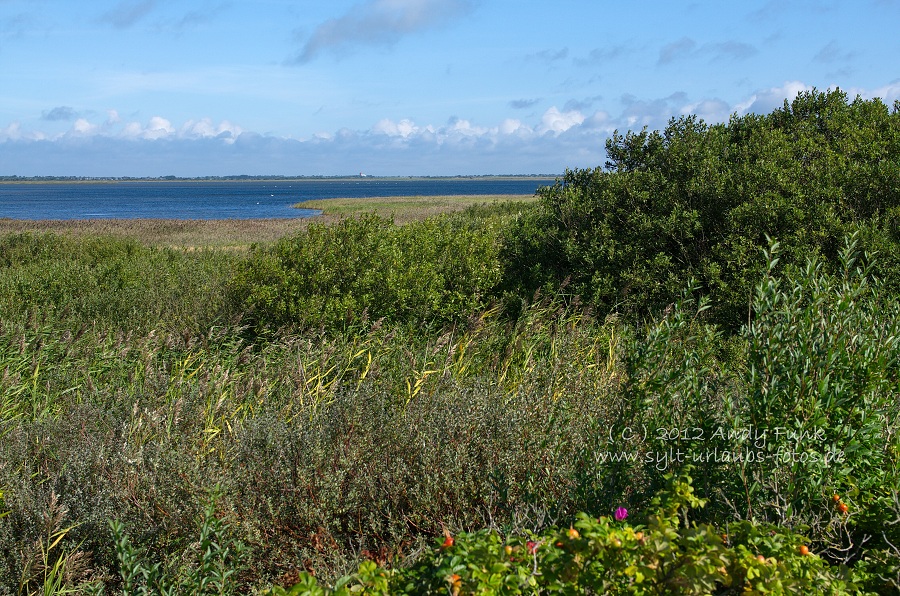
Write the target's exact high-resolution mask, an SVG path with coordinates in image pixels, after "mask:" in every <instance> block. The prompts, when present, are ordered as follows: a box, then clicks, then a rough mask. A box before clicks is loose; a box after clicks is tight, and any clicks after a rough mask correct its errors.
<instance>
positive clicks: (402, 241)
mask: <svg viewBox="0 0 900 596" xmlns="http://www.w3.org/2000/svg"><path fill="white" fill-rule="evenodd" d="M495 227H496V224H492V223H491V222H489V221H487V220H482V223H481V224H477V223H475V220H467V219H464V218H458V217H457V218H451V217H441V218H432V219H428V220H426V221H423V222H414V223H410V224H407V225H405V226H402V227H401V226H394V225H393V224H392V222H391V221H389V220H386V219H382V218H379V217H377V216H375V215H367V216H363V217H360V218H348V219H343V220H341V221H340V222H339V223H336V224H334V225H330V226H326V225H321V224H312V225H310V226H309V228H308V229H307V230H306V231H305V232H304V233H302V234H301V235H299V236H296V237H294V238H289V239H284V240H281V241H280V242H278V243H276V244H275V245H274V246H273V247H271V248H262V249H258V250H257V251H256V252H254V254H253V256H252V258H251V259H250V260H249V262H248V263H246V265H245V266H243V267H242V269H241V271H240V273H239V274H238V275H237V277H236V279H235V282H234V293H235V295H236V296H237V299H238V300H239V301H241V303H242V304H243V306H244V308H246V309H247V311H248V313H249V316H250V318H251V319H252V320H253V321H254V323H255V324H256V325H257V327H258V328H262V327H264V326H270V327H276V328H277V327H280V326H285V325H292V324H293V325H299V326H301V327H310V326H312V327H318V326H320V325H324V326H326V327H329V328H343V327H345V326H347V325H354V324H359V323H360V322H363V321H365V320H367V319H371V320H378V319H382V318H385V319H387V320H388V321H391V322H407V323H412V324H416V325H418V324H423V323H425V324H438V325H439V324H445V323H449V322H453V321H459V320H463V319H464V318H465V317H466V316H468V315H469V314H471V313H473V312H475V311H476V310H477V309H479V308H481V307H483V306H484V305H485V304H486V302H487V300H488V296H489V292H490V291H491V290H492V288H493V286H494V285H495V284H496V282H497V281H498V279H499V269H500V267H499V263H498V261H497V257H496V240H495V238H496V230H495Z"/></svg>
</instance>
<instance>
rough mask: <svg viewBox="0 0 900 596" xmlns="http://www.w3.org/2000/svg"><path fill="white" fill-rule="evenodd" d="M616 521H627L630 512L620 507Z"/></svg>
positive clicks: (617, 510)
mask: <svg viewBox="0 0 900 596" xmlns="http://www.w3.org/2000/svg"><path fill="white" fill-rule="evenodd" d="M615 515H616V521H625V518H626V517H628V510H627V509H625V508H624V507H619V508H618V509H616V513H615Z"/></svg>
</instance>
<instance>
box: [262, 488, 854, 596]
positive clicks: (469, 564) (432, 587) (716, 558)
mask: <svg viewBox="0 0 900 596" xmlns="http://www.w3.org/2000/svg"><path fill="white" fill-rule="evenodd" d="M668 478H669V480H670V484H669V486H668V487H667V489H666V490H663V491H662V492H661V493H660V495H658V497H657V498H656V499H655V500H654V502H653V503H652V504H651V507H650V511H651V512H652V513H651V514H650V515H648V516H647V517H646V519H647V523H646V524H645V525H643V524H632V523H626V522H624V521H623V519H621V518H623V517H624V516H623V515H620V514H621V513H625V514H627V512H626V511H625V510H624V509H622V510H620V511H617V512H616V519H612V516H602V517H600V518H599V519H597V518H594V517H592V516H589V515H585V514H580V515H579V516H578V519H577V521H576V522H575V523H574V524H573V525H572V526H570V527H569V528H568V529H557V528H552V529H548V530H546V531H544V532H542V533H540V534H531V535H523V536H506V537H505V538H504V537H501V536H500V535H498V534H497V533H496V532H494V531H490V530H484V531H480V532H476V533H472V534H459V535H457V536H453V537H451V536H449V535H448V536H447V537H446V538H442V539H440V541H439V542H438V544H437V545H436V546H435V547H434V548H432V549H430V550H429V551H427V552H425V553H423V554H422V555H421V556H420V557H419V558H418V559H417V560H416V562H414V563H413V564H412V565H411V566H410V567H407V568H395V569H393V570H387V569H384V568H379V567H378V566H377V565H376V564H375V563H372V562H365V563H363V564H362V565H360V567H359V570H358V571H357V572H356V573H355V574H352V575H348V576H345V577H343V578H341V579H339V580H338V581H337V582H336V583H335V586H334V588H333V589H329V588H325V587H322V586H320V585H319V583H318V581H317V580H316V579H315V578H314V577H313V576H311V575H308V574H304V575H302V576H301V578H300V582H298V583H297V584H296V585H294V586H292V587H291V588H288V589H284V588H277V587H276V588H273V589H272V590H270V591H268V592H267V593H268V594H271V595H272V596H288V595H290V596H317V595H325V594H348V595H349V594H353V593H360V592H363V593H367V594H446V593H450V594H535V593H539V594H556V593H561V594H584V593H587V594H710V593H717V594H719V593H721V594H725V593H734V594H736V593H742V594H796V593H801V592H802V593H806V594H831V595H839V594H861V593H864V591H863V590H862V589H861V586H860V585H859V584H858V583H857V581H854V580H857V579H865V577H862V578H859V577H857V576H858V575H860V574H856V575H854V574H853V573H852V572H851V571H850V570H848V569H847V568H846V567H841V566H831V565H829V564H828V563H827V562H826V561H825V560H824V559H822V558H821V557H819V556H818V555H816V554H814V553H813V552H812V551H810V550H809V547H808V546H807V545H806V539H805V538H804V537H803V536H801V535H799V534H795V533H793V532H790V531H786V530H784V529H782V528H778V527H776V526H772V525H769V524H755V523H749V522H737V523H731V524H725V525H723V526H721V527H714V526H711V525H708V524H697V523H694V522H691V521H689V517H690V514H691V511H692V510H693V509H696V508H702V507H703V506H704V504H705V500H704V499H700V498H699V497H697V495H696V494H695V493H694V490H693V487H692V486H691V481H690V477H687V476H681V477H679V478H676V477H674V476H672V475H670V476H669V477H668ZM630 516H631V517H635V514H634V513H633V512H632V513H631V515H630Z"/></svg>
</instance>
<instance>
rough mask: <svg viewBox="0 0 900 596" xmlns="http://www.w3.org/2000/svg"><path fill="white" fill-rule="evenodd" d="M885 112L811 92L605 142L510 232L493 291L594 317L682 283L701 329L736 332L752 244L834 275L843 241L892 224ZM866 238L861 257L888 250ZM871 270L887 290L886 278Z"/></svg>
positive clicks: (893, 132) (898, 194)
mask: <svg viewBox="0 0 900 596" xmlns="http://www.w3.org/2000/svg"><path fill="white" fill-rule="evenodd" d="M898 105H900V104H896V105H895V107H894V110H893V111H892V112H890V111H889V110H888V108H887V107H886V106H885V105H884V104H883V103H881V102H880V101H878V100H871V101H865V100H862V99H856V100H855V101H853V102H851V103H849V104H848V103H847V99H846V95H844V94H843V93H842V92H840V91H832V92H829V93H820V92H816V91H812V92H809V93H803V94H800V95H799V96H798V97H797V98H796V99H795V100H794V101H793V102H792V103H791V104H788V103H785V106H784V108H782V109H780V110H776V111H775V112H773V113H772V114H769V115H767V116H756V115H747V116H743V117H737V116H735V117H732V119H731V120H730V121H729V122H728V123H727V124H716V125H712V126H710V125H707V124H705V123H703V122H702V121H700V120H698V119H697V118H696V117H694V116H686V117H682V118H680V119H678V120H673V121H672V122H670V124H669V126H668V127H667V128H666V129H665V131H662V132H658V131H654V132H647V131H646V130H644V131H642V132H639V133H635V132H630V131H629V132H628V133H627V134H626V135H625V136H621V135H618V134H617V135H614V136H613V137H612V138H611V139H610V140H609V141H608V142H607V154H608V156H609V161H607V164H606V169H605V170H603V169H600V168H598V169H596V170H576V171H570V172H567V173H566V175H565V177H564V178H563V179H562V180H560V181H559V182H558V183H557V184H556V185H555V186H553V187H548V188H545V189H543V190H542V192H541V193H540V194H541V198H540V201H539V206H538V208H537V209H535V210H534V211H532V212H530V213H529V214H526V215H525V216H523V217H521V218H519V220H518V221H517V222H516V223H515V225H513V226H512V227H511V228H510V230H509V231H508V233H507V235H506V240H505V242H504V245H503V248H502V250H501V261H502V262H503V263H504V267H505V270H504V283H505V287H506V290H507V292H508V293H509V294H510V295H511V296H512V297H513V298H516V299H521V298H523V297H524V298H528V297H530V296H531V294H532V293H533V292H534V291H535V290H536V289H542V290H544V291H545V293H549V294H554V293H555V292H556V291H558V290H559V289H560V288H563V287H564V288H565V290H564V291H565V292H567V293H571V294H578V295H580V296H582V297H583V298H584V299H585V300H586V301H588V302H589V303H590V304H591V305H593V306H595V307H596V308H597V309H598V310H599V311H600V312H608V311H610V310H617V311H621V312H624V313H628V314H629V315H632V316H635V315H636V316H638V317H639V318H641V317H645V316H647V315H648V314H650V313H658V312H660V311H661V310H663V309H664V307H665V306H667V305H668V304H670V303H672V302H673V301H674V300H675V299H676V298H677V297H678V296H679V295H680V292H681V289H682V288H684V287H686V286H687V285H688V283H689V282H690V280H691V279H692V278H693V279H696V280H697V282H698V283H699V286H698V291H699V293H700V294H702V295H706V296H708V297H709V298H710V299H711V305H712V308H713V310H712V314H713V316H714V318H715V320H716V321H717V322H718V323H719V324H721V325H723V326H724V327H725V328H727V329H729V330H731V331H736V330H737V329H738V328H739V326H740V325H741V324H742V323H745V322H746V320H747V317H746V315H747V305H748V302H749V298H750V296H751V294H752V291H753V288H754V286H755V284H756V282H757V281H758V279H759V278H760V277H761V275H762V274H763V273H764V271H763V269H762V264H761V263H760V262H759V260H758V258H757V256H758V251H759V250H760V249H762V248H765V246H766V236H768V237H771V238H776V239H777V240H778V241H779V242H780V243H781V247H782V255H781V256H782V263H783V264H795V265H798V266H802V264H803V263H804V262H805V261H806V259H807V258H810V257H813V256H817V255H818V256H820V257H821V258H822V259H824V261H825V262H826V263H828V264H834V263H836V260H837V253H838V251H839V250H840V246H841V243H842V241H843V238H844V237H846V236H847V235H849V234H850V233H852V232H854V231H856V230H868V229H872V230H883V229H884V225H885V223H886V220H885V218H890V217H893V216H891V215H890V214H892V213H894V211H895V210H896V209H897V208H898V207H900V186H898V183H897V180H900V108H898ZM894 231H895V230H894ZM876 235H877V234H876ZM864 236H865V237H864V238H863V240H864V241H866V242H868V241H869V236H867V235H864ZM879 237H880V239H881V243H880V244H878V245H865V246H864V248H865V249H867V250H873V249H879V250H881V251H883V252H887V253H895V252H897V245H896V243H895V242H896V239H895V237H891V238H890V240H889V234H883V233H881V234H880V236H879ZM873 239H874V238H873ZM880 273H881V274H882V277H884V278H885V279H886V280H887V281H888V282H889V283H890V284H891V287H893V288H895V289H896V288H897V287H900V286H898V285H897V284H898V275H897V269H896V268H892V269H888V268H885V269H882V270H881V271H880Z"/></svg>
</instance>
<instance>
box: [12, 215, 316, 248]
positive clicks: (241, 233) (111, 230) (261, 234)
mask: <svg viewBox="0 0 900 596" xmlns="http://www.w3.org/2000/svg"><path fill="white" fill-rule="evenodd" d="M316 219H317V220H319V221H321V220H320V219H319V218H316ZM310 221H311V220H310V219H307V218H296V219H221V220H196V219H194V220H176V219H79V220H19V219H5V218H4V219H0V236H4V235H7V234H18V233H23V232H31V233H47V232H51V233H54V234H57V235H64V236H70V237H73V238H74V237H97V236H109V237H115V238H121V239H127V240H134V241H137V242H139V243H141V244H143V245H145V246H156V247H170V248H186V249H192V248H196V247H209V248H221V249H240V250H243V249H246V248H248V247H249V246H250V245H251V244H253V243H267V242H274V241H275V240H277V239H279V238H282V237H284V236H289V235H292V234H296V233H297V232H299V231H301V230H304V229H306V226H307V225H308V224H309V222H310Z"/></svg>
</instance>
